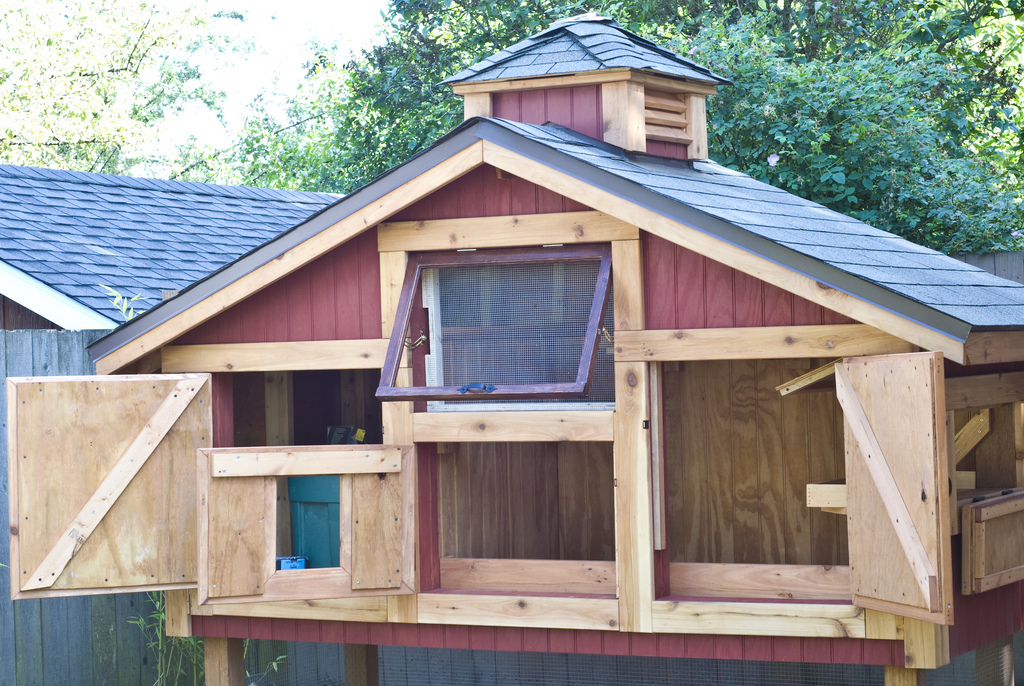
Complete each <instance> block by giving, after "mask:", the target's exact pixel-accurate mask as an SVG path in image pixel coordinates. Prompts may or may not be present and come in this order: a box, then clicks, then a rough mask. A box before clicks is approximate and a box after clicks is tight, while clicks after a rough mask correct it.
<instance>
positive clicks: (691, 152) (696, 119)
mask: <svg viewBox="0 0 1024 686" xmlns="http://www.w3.org/2000/svg"><path fill="white" fill-rule="evenodd" d="M685 97H686V102H687V105H686V113H687V114H686V116H687V117H688V118H689V120H690V125H689V126H687V127H686V128H687V132H688V133H689V134H690V137H691V138H692V139H693V141H692V142H691V143H690V145H689V146H687V150H686V157H687V158H688V159H691V160H706V159H707V158H708V117H707V110H706V106H705V101H704V96H703V95H695V94H692V93H689V94H687V95H686V96H685Z"/></svg>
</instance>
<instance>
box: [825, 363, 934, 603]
mask: <svg viewBox="0 0 1024 686" xmlns="http://www.w3.org/2000/svg"><path fill="white" fill-rule="evenodd" d="M836 397H837V398H838V399H839V404H840V405H842V407H843V414H844V415H845V416H846V420H847V425H848V426H849V427H850V431H851V432H852V433H853V435H854V437H856V439H857V443H858V445H859V446H860V452H861V454H862V455H863V457H864V464H865V465H866V466H867V469H868V473H870V474H871V480H872V482H873V483H874V485H875V488H877V489H878V493H879V496H880V499H881V501H882V504H883V505H884V506H885V510H886V512H887V513H888V515H889V521H890V523H891V524H892V528H893V531H894V532H895V534H896V538H897V539H898V540H899V542H900V546H901V547H902V549H903V553H904V554H905V555H906V556H907V561H908V562H909V563H910V569H911V571H912V572H913V575H914V579H915V581H917V586H918V588H919V589H920V591H921V595H922V597H923V598H924V601H925V605H926V606H927V607H928V609H929V611H930V612H938V611H939V606H938V596H939V588H938V577H937V575H936V573H935V568H934V567H933V566H932V562H931V560H929V559H928V552H927V550H926V549H925V547H924V543H923V542H922V541H921V536H920V534H918V532H917V527H916V526H914V521H913V519H912V518H911V516H910V511H909V510H908V509H907V505H906V503H905V502H904V501H903V496H902V495H901V494H900V489H899V486H898V485H897V484H896V480H895V479H894V478H893V476H892V472H891V471H890V470H889V466H888V464H886V461H885V456H884V454H883V453H882V448H881V447H880V446H879V445H878V440H877V439H876V438H875V435H874V432H873V431H872V429H871V423H870V422H869V421H868V418H867V416H866V415H865V413H864V408H863V407H861V404H860V401H859V400H858V399H857V395H856V393H855V392H854V390H853V386H852V384H851V383H850V378H849V375H848V374H847V373H846V369H845V368H844V367H843V365H837V366H836Z"/></svg>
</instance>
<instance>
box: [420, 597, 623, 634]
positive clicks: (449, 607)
mask: <svg viewBox="0 0 1024 686" xmlns="http://www.w3.org/2000/svg"><path fill="white" fill-rule="evenodd" d="M417 599H418V603H419V608H418V612H419V621H420V623H421V624H457V625H466V624H468V625H470V626H514V627H524V628H530V629H540V628H547V629H589V630H598V631H602V630H603V631H615V630H617V629H618V624H619V622H618V612H619V611H618V602H617V601H616V600H615V599H614V598H607V599H606V598H559V597H554V598H552V597H547V596H544V597H538V596H517V595H471V594H460V593H446V592H443V593H420V594H419V595H418V596H417Z"/></svg>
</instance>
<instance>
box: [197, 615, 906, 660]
mask: <svg viewBox="0 0 1024 686" xmlns="http://www.w3.org/2000/svg"><path fill="white" fill-rule="evenodd" d="M192 632H193V633H194V634H195V635H197V636H221V637H228V638H262V639H271V640H277V641H316V642H323V643H355V644H371V645H396V646H411V647H421V648H453V649H471V650H505V651H525V652H541V653H584V654H593V655H633V656H638V657H689V658H704V659H713V658H717V659H725V660H772V661H776V662H818V663H835V664H864V665H900V666H902V665H903V658H904V655H903V641H869V640H862V639H854V638H792V637H777V636H776V637H761V636H701V635H683V634H629V633H620V632H615V631H583V630H574V629H517V628H512V627H481V626H439V625H427V624H420V625H417V624H388V623H381V624H374V623H366V622H331V621H320V620H312V619H263V618H255V617H253V618H249V617H200V616H193V617H192Z"/></svg>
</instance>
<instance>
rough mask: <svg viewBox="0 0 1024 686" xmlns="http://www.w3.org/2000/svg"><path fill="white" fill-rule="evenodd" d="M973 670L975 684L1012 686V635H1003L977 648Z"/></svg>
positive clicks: (979, 685)
mask: <svg viewBox="0 0 1024 686" xmlns="http://www.w3.org/2000/svg"><path fill="white" fill-rule="evenodd" d="M974 670H975V671H974V683H975V684H977V686H1013V637H1012V636H1005V637H1003V638H1000V639H998V640H996V641H992V642H991V643H988V644H986V645H983V646H981V647H980V648H978V651H977V653H975V659H974Z"/></svg>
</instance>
